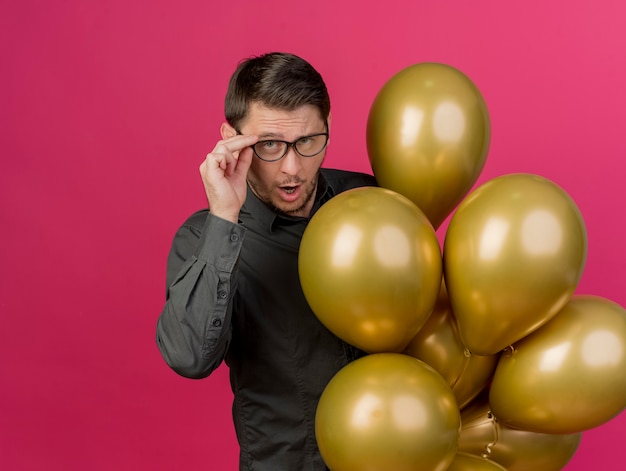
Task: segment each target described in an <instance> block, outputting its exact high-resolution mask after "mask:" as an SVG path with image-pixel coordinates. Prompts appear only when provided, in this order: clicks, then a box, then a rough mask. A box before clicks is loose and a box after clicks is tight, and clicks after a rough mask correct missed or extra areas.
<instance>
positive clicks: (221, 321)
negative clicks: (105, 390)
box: [156, 213, 245, 378]
mask: <svg viewBox="0 0 626 471" xmlns="http://www.w3.org/2000/svg"><path fill="white" fill-rule="evenodd" d="M244 235H245V229H244V228H243V227H242V226H239V225H237V224H234V223H231V222H230V221H226V220H224V219H221V218H219V217H217V216H213V215H211V214H210V213H208V214H207V217H206V221H205V222H204V226H203V227H202V229H201V230H200V231H198V228H197V227H195V228H194V226H193V225H191V224H185V225H183V226H182V227H181V228H180V229H179V230H178V232H177V233H176V236H175V237H174V242H173V244H172V248H171V250H170V254H169V257H168V263H167V286H168V288H167V293H166V303H165V306H164V308H163V311H162V312H161V315H160V316H159V320H158V322H157V335H156V340H157V345H158V347H159V350H160V351H161V355H163V358H164V359H165V361H166V363H167V364H168V365H169V366H170V367H171V368H172V369H173V370H174V371H176V372H177V373H178V374H180V375H181V376H185V377H187V378H204V377H206V376H208V375H209V374H211V372H212V371H213V370H215V369H216V368H217V367H218V366H219V365H220V363H221V362H222V360H223V359H224V357H225V355H226V351H227V349H228V346H229V343H230V340H231V336H232V327H231V317H232V310H233V308H232V306H233V299H234V295H235V292H236V290H237V286H236V276H235V275H236V271H237V266H238V260H239V254H240V252H241V246H242V243H243V238H244Z"/></svg>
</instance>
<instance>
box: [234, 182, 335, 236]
mask: <svg viewBox="0 0 626 471" xmlns="http://www.w3.org/2000/svg"><path fill="white" fill-rule="evenodd" d="M334 195H335V190H334V189H333V188H332V187H331V186H330V185H329V183H328V180H327V179H326V177H325V176H324V174H323V172H322V171H321V170H320V172H319V175H318V179H317V189H316V191H315V201H314V202H313V209H312V210H311V217H312V216H313V214H315V213H316V212H317V210H318V209H319V208H320V207H321V206H322V205H323V204H324V203H326V202H327V201H328V200H329V199H330V198H332V197H333V196H334ZM241 211H242V212H243V213H247V214H249V215H250V216H251V218H250V219H251V221H253V222H254V224H255V225H256V224H258V225H259V226H258V227H259V228H260V229H263V230H265V231H267V232H270V233H271V232H273V231H274V228H275V227H276V226H277V225H279V224H293V223H296V222H302V221H308V220H309V219H310V217H309V218H305V217H300V216H286V215H283V214H280V213H278V212H276V211H275V210H274V209H272V208H271V207H270V206H268V205H267V204H265V203H264V202H263V201H261V200H260V199H259V198H258V197H257V196H256V195H255V194H254V192H253V191H252V190H251V189H250V186H249V185H248V191H247V195H246V202H245V203H244V205H243V207H242V208H241ZM246 219H247V218H246Z"/></svg>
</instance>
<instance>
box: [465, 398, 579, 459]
mask: <svg viewBox="0 0 626 471" xmlns="http://www.w3.org/2000/svg"><path fill="white" fill-rule="evenodd" d="M487 397H488V395H487V394H481V395H480V396H478V397H477V398H476V400H475V401H474V402H472V403H471V404H470V405H469V406H467V407H466V408H465V409H463V410H462V411H461V437H460V439H459V451H462V452H466V453H472V454H474V455H481V456H485V457H487V458H489V459H491V460H493V461H496V462H497V463H500V464H501V465H502V466H504V467H505V468H506V469H507V470H508V471H539V470H540V471H559V470H560V469H563V468H564V467H565V465H566V464H567V463H568V462H569V461H570V459H571V458H572V456H574V453H576V450H577V449H578V445H579V444H580V440H581V438H582V433H573V434H568V435H553V434H545V433H537V432H529V431H526V430H516V429H513V428H510V427H507V426H506V425H504V424H503V423H501V422H500V421H499V420H497V419H496V417H495V416H494V415H493V413H492V412H491V408H490V407H489V403H488V401H487Z"/></svg>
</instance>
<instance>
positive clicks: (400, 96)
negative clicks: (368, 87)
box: [366, 63, 491, 228]
mask: <svg viewBox="0 0 626 471" xmlns="http://www.w3.org/2000/svg"><path fill="white" fill-rule="evenodd" d="M490 137H491V124H490V121H489V114H488V111H487V106H486V104H485V101H484V99H483V97H482V95H481V93H480V91H479V90H478V89H477V88H476V86H475V85H474V83H473V82H472V81H471V80H470V79H469V78H468V77H467V76H466V75H464V74H463V73H462V72H460V71H459V70H457V69H455V68H454V67H451V66H449V65H445V64H434V63H422V64H415V65H412V66H409V67H407V68H405V69H403V70H401V71H400V72H398V73H397V74H395V75H394V76H393V77H391V79H390V80H389V81H388V82H387V83H385V84H384V86H383V87H382V88H381V90H380V91H379V92H378V94H377V95H376V97H375V99H374V102H373V104H372V107H371V109H370V112H369V115H368V120H367V129H366V141H367V152H368V155H369V159H370V163H371V165H372V170H373V172H374V175H375V176H376V180H377V181H378V184H379V185H380V186H382V187H384V188H389V189H391V190H394V191H396V192H398V193H400V194H402V195H404V196H406V197H407V198H409V199H410V200H411V201H413V202H414V203H415V204H416V205H417V206H418V207H419V208H420V209H421V210H422V211H424V214H426V216H427V217H428V219H429V220H430V221H431V222H432V224H433V227H435V228H437V227H439V225H440V224H441V223H442V221H443V220H444V219H445V218H446V217H447V216H448V215H449V214H450V212H451V211H452V210H453V209H454V207H455V206H456V205H457V204H458V203H459V201H461V199H462V198H463V196H465V195H466V194H467V192H468V191H469V190H470V189H471V187H472V185H473V184H474V183H475V182H476V180H477V178H478V176H479V175H480V172H481V171H482V169H483V167H484V165H485V160H486V157H487V151H488V149H489V141H490Z"/></svg>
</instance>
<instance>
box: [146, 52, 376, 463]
mask: <svg viewBox="0 0 626 471" xmlns="http://www.w3.org/2000/svg"><path fill="white" fill-rule="evenodd" d="M225 115H226V122H225V123H224V124H222V126H221V129H220V130H221V135H222V140H221V141H219V142H218V143H217V144H216V146H215V148H214V149H213V150H212V151H211V152H210V153H209V154H208V155H207V156H206V159H205V160H204V162H202V164H201V165H200V174H201V177H202V182H203V184H204V188H205V191H206V195H207V199H208V201H209V208H210V209H208V210H207V209H205V210H202V211H199V212H197V213H195V214H194V215H192V216H191V217H190V218H189V219H188V220H187V221H186V222H185V223H184V224H183V226H182V227H181V228H180V229H179V230H178V232H177V234H176V237H175V238H174V242H173V245H172V249H171V252H170V255H169V259H168V268H167V287H168V288H167V302H166V304H165V307H164V309H163V312H162V313H161V316H160V318H159V321H158V325H157V343H158V346H159V349H160V351H161V353H162V355H163V358H164V359H165V361H166V362H167V363H168V365H170V367H172V368H173V369H174V370H175V371H176V372H177V373H178V374H180V375H182V376H186V377H189V378H203V377H206V376H208V375H209V374H210V373H211V372H212V371H213V370H215V369H216V368H217V367H218V366H219V365H220V363H221V362H222V360H224V361H226V363H227V365H228V366H229V368H230V378H231V385H232V389H233V392H234V404H233V418H234V421H235V428H236V432H237V438H238V441H239V444H240V449H241V453H240V469H241V470H255V471H282V470H284V471H294V470H298V471H307V470H326V469H327V468H326V466H325V465H324V463H323V460H322V458H321V456H320V455H319V451H318V448H317V443H316V440H315V411H316V407H317V403H318V400H319V397H320V395H321V393H322V392H323V390H324V388H325V387H326V385H327V384H328V381H329V380H330V379H331V378H332V376H333V375H334V374H335V373H337V372H338V371H339V370H340V369H341V368H342V367H343V366H345V365H346V364H348V363H349V362H350V361H353V360H355V359H356V358H358V357H359V356H361V355H362V354H363V353H362V352H360V351H358V350H356V349H355V348H354V347H352V346H350V345H347V344H346V343H344V342H342V341H341V340H340V339H338V338H337V337H335V336H334V335H333V334H332V333H331V332H329V331H328V330H327V329H326V328H325V327H324V326H323V325H322V324H321V323H320V322H319V321H318V320H317V318H316V317H315V315H314V313H313V312H312V311H311V309H310V308H309V306H308V304H307V302H306V300H305V298H304V295H303V293H302V289H301V287H300V282H299V279H298V249H299V246H300V240H301V238H302V235H303V233H304V230H305V228H306V226H307V223H308V221H309V218H310V217H312V216H313V214H315V212H316V211H317V210H318V209H319V208H320V206H321V205H323V204H324V203H325V202H327V201H328V200H329V199H330V198H332V197H333V196H335V195H336V194H338V193H340V192H342V191H345V190H348V189H350V188H355V187H359V186H374V185H375V184H376V182H375V180H374V178H373V177H372V176H370V175H366V174H359V173H352V172H345V171H339V170H329V169H321V166H322V163H323V161H324V157H325V155H326V148H327V144H328V136H329V132H330V126H331V115H330V100H329V96H328V92H327V90H326V85H325V84H324V81H323V79H322V77H321V76H320V75H319V73H318V72H317V71H316V70H315V69H314V68H313V67H312V66H311V65H310V64H309V63H308V62H306V61H304V60H303V59H301V58H299V57H297V56H294V55H291V54H284V53H270V54H266V55H263V56H260V57H256V58H252V59H249V60H246V61H244V62H242V63H241V64H240V65H239V67H238V68H237V70H236V71H235V73H234V74H233V76H232V78H231V80H230V83H229V87H228V91H227V94H226V100H225Z"/></svg>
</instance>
